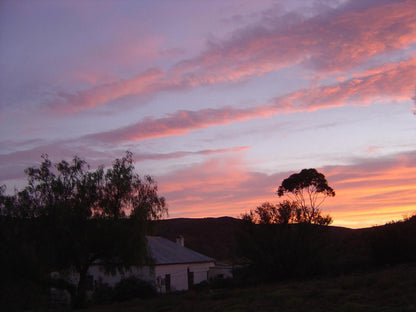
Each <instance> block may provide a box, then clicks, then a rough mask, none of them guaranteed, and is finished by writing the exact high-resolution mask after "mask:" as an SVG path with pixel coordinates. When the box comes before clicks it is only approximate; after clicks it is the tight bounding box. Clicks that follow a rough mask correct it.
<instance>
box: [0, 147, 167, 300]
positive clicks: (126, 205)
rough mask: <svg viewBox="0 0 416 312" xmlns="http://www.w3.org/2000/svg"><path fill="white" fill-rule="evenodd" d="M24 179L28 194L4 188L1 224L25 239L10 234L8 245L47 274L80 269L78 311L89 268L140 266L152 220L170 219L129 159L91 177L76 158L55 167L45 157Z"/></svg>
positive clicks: (76, 294) (0, 191)
mask: <svg viewBox="0 0 416 312" xmlns="http://www.w3.org/2000/svg"><path fill="white" fill-rule="evenodd" d="M25 173H26V175H27V177H28V184H27V186H26V187H25V188H24V189H23V190H21V191H15V194H14V195H12V196H11V195H5V191H4V188H1V189H0V195H1V196H0V209H1V210H0V214H1V215H2V216H3V219H2V220H5V222H7V223H9V224H12V225H13V226H15V228H14V230H16V231H19V233H21V234H22V235H21V236H17V237H16V238H14V237H13V236H12V235H10V234H9V233H4V235H5V236H7V239H8V240H9V241H10V245H15V246H21V245H22V244H23V246H27V248H25V249H23V248H20V247H16V248H18V249H19V250H20V251H19V252H20V253H21V256H23V257H24V256H26V257H27V259H30V262H31V263H41V264H42V265H40V268H43V270H44V271H43V274H44V275H46V274H47V273H48V272H51V271H61V270H65V269H67V268H69V267H71V268H73V269H75V270H76V271H77V273H78V274H79V280H78V284H77V287H76V290H75V291H72V292H71V294H72V295H73V298H72V299H73V300H72V302H73V303H74V304H75V305H76V306H81V305H83V304H84V302H85V295H86V289H87V271H88V268H89V267H90V266H91V264H93V263H94V262H95V261H97V260H99V261H100V263H102V264H103V265H104V266H105V267H106V268H107V269H115V268H119V269H123V268H126V267H129V266H131V265H140V264H141V261H143V259H144V255H145V253H146V246H145V233H146V231H147V226H148V221H150V220H155V219H160V218H161V217H163V216H164V215H166V214H167V208H166V204H165V199H164V198H163V197H160V196H158V194H157V185H156V183H155V182H154V180H153V179H152V178H151V177H150V176H145V177H144V179H141V178H140V177H139V175H137V174H136V173H135V171H134V165H133V159H132V154H131V153H130V152H127V153H126V155H125V156H124V157H123V158H121V159H116V160H115V161H114V162H113V165H112V167H111V168H109V169H107V170H104V168H103V167H98V168H97V169H95V170H91V169H90V167H89V165H88V164H87V162H86V161H85V160H82V159H81V158H79V157H77V156H75V157H74V158H73V160H72V162H70V163H68V162H66V161H65V160H63V161H61V162H59V163H56V164H52V162H51V161H50V160H49V158H48V156H47V155H42V162H41V164H40V166H39V167H30V168H27V169H26V170H25ZM23 223H24V224H23ZM22 229H24V230H25V231H26V230H28V231H27V233H24V232H22ZM13 258H15V256H13ZM40 275H41V274H40ZM44 280H45V278H44Z"/></svg>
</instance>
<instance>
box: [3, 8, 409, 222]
mask: <svg viewBox="0 0 416 312" xmlns="http://www.w3.org/2000/svg"><path fill="white" fill-rule="evenodd" d="M415 86H416V1H414V0H408V1H399V0H390V1H388V0H350V1H348V0H347V1H345V0H344V1H343V0H333V1H332V0H316V1H305V0H298V1H284V0H274V1H272V0H256V1H251V0H238V1H237V0H210V1H202V0H199V1H196V0H144V1H136V0H131V1H130V0H119V1H116V0H85V1H76V0H74V1H71V0H69V1H54V0H53V1H52V0H50V1H47V0H45V1H42V0H27V1H25V0H21V1H14V0H2V1H0V125H1V128H0V129H1V132H0V184H6V185H7V189H8V191H9V192H13V189H14V187H15V186H16V187H18V188H21V187H23V186H24V185H25V175H24V172H23V171H24V169H25V168H26V167H28V166H35V165H38V164H39V163H40V161H41V158H40V156H41V154H42V153H47V154H48V155H49V157H50V158H51V159H52V161H55V162H58V161H60V160H62V159H67V160H70V159H71V158H72V156H74V155H75V154H76V155H78V156H80V157H82V158H85V159H86V160H87V161H88V162H89V163H90V164H91V165H92V166H93V167H94V166H98V165H100V164H104V165H110V164H111V162H112V160H114V159H115V158H117V157H122V156H123V155H124V152H125V151H126V150H130V151H131V152H133V155H134V159H135V161H136V164H135V166H136V169H137V171H138V173H139V174H150V175H152V176H153V177H154V178H155V179H156V181H157V183H158V186H159V191H160V194H161V195H163V196H165V197H166V199H167V203H168V208H169V214H170V217H171V218H177V217H219V216H232V217H238V216H239V215H240V214H241V213H244V212H247V211H248V210H250V209H253V208H255V207H256V206H258V205H260V204H261V203H262V202H264V201H271V202H274V203H277V202H278V201H279V200H281V199H279V198H278V197H277V195H275V191H276V190H277V188H278V186H279V185H280V183H281V182H282V180H283V179H284V178H286V177H288V176H289V175H290V174H292V173H295V172H299V171H300V170H301V169H303V168H316V169H318V171H320V172H322V173H323V174H325V176H326V177H327V180H328V182H329V185H330V186H331V187H333V188H334V190H335V191H336V196H335V197H334V198H329V199H327V200H326V201H325V203H324V205H323V206H322V210H323V211H324V212H325V213H329V214H331V215H332V216H333V218H334V223H333V225H338V226H346V227H351V228H359V227H367V226H373V225H376V224H378V225H380V224H384V223H385V222H387V221H390V220H398V219H401V218H402V217H403V216H405V215H409V214H411V213H413V212H415V211H416V109H415V102H414V100H413V98H414V97H415Z"/></svg>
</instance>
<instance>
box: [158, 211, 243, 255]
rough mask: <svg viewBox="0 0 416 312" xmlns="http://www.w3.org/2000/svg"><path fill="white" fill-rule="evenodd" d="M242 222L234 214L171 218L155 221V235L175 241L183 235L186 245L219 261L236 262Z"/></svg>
mask: <svg viewBox="0 0 416 312" xmlns="http://www.w3.org/2000/svg"><path fill="white" fill-rule="evenodd" d="M240 224H241V220H239V219H235V218H231V217H220V218H201V219H188V218H179V219H167V220H160V221H156V222H155V227H154V235H157V236H162V237H165V238H167V239H170V240H172V241H175V239H176V237H177V236H178V235H182V236H183V237H184V239H185V247H188V248H190V249H193V250H195V251H197V252H200V253H202V254H205V255H207V256H210V257H213V258H215V259H216V260H218V261H224V260H225V261H227V260H228V261H234V260H235V259H236V246H237V240H236V233H237V232H238V231H239V230H240Z"/></svg>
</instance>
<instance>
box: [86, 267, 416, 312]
mask: <svg viewBox="0 0 416 312" xmlns="http://www.w3.org/2000/svg"><path fill="white" fill-rule="evenodd" d="M84 311H86V312H109V311H125V312H133V311H135V312H140V311H159V312H162V311H178V312H179V311H181V312H186V311H229V312H231V311H235V312H237V311H256V312H261V311H308V312H313V311H339V312H343V311H366V312H369V311H377V312H382V311H416V264H415V265H402V266H398V267H394V268H388V269H382V270H375V271H372V272H365V273H354V274H348V275H344V276H339V277H336V278H319V279H311V280H307V281H292V282H281V283H276V284H263V285H258V286H252V287H243V288H228V289H215V290H209V289H206V290H198V291H195V290H192V291H189V292H186V293H179V294H170V295H165V296H160V297H157V298H153V299H147V300H132V301H129V302H124V303H119V304H112V305H105V306H95V307H92V308H89V309H87V310H84Z"/></svg>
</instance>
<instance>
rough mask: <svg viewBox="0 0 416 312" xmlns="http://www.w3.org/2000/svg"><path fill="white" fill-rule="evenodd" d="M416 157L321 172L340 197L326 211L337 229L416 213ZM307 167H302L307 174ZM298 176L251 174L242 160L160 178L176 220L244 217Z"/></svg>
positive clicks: (215, 162) (402, 156) (411, 154)
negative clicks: (285, 183) (289, 177)
mask: <svg viewBox="0 0 416 312" xmlns="http://www.w3.org/2000/svg"><path fill="white" fill-rule="evenodd" d="M415 156H416V152H415V151H413V152H409V153H403V154H399V155H395V156H394V157H386V158H382V159H367V160H366V159H361V160H356V162H355V163H354V164H351V165H340V166H331V167H324V168H318V170H319V171H320V172H322V173H324V174H325V176H326V177H327V180H328V183H329V184H330V185H331V186H332V187H333V188H334V189H335V191H336V196H335V197H334V198H329V199H327V200H326V201H325V203H324V204H323V206H322V210H323V212H324V213H330V214H331V215H332V216H333V218H334V220H335V222H334V225H340V226H348V227H354V228H358V227H366V226H372V225H375V224H384V223H385V222H388V221H390V220H397V219H401V218H402V217H403V215H406V214H409V213H411V212H413V211H415V210H416V206H415V203H416V192H415V191H416V185H415V184H414V181H415V179H416V162H415V159H416V157H415ZM301 169H302V168H299V170H301ZM292 173H294V172H279V173H275V174H273V175H266V174H261V173H255V172H249V171H247V169H246V166H245V163H244V161H243V160H242V159H240V158H236V157H229V158H221V159H211V160H209V161H207V162H204V163H201V164H198V165H195V166H191V167H188V168H185V169H182V170H179V171H177V172H174V173H171V174H169V175H165V176H161V177H159V178H158V182H159V189H160V192H161V194H162V195H164V196H166V198H167V202H168V204H169V211H170V216H171V217H208V216H211V217H219V216H225V215H228V216H233V217H238V216H239V215H240V214H241V213H244V212H246V211H248V210H250V209H253V208H255V207H256V206H257V205H259V204H261V203H262V202H265V201H271V202H278V201H279V200H281V199H279V198H278V197H277V196H276V195H275V191H276V189H277V188H278V186H279V185H280V183H281V182H282V180H283V179H285V178H286V177H288V176H289V175H290V174H292Z"/></svg>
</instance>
